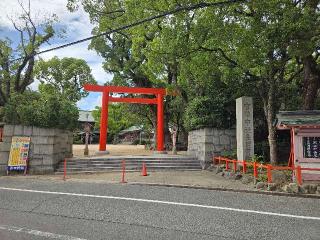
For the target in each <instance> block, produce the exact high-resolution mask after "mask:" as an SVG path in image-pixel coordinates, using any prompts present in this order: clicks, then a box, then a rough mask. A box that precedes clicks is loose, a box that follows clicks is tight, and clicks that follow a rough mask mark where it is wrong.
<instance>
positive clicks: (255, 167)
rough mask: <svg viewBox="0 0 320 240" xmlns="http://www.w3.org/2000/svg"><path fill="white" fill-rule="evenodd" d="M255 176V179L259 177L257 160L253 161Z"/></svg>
mask: <svg viewBox="0 0 320 240" xmlns="http://www.w3.org/2000/svg"><path fill="white" fill-rule="evenodd" d="M253 176H254V178H255V179H257V178H258V167H257V162H253Z"/></svg>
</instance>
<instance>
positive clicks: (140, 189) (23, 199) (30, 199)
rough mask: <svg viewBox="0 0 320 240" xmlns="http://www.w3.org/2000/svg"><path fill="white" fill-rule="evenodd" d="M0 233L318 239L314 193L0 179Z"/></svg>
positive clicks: (318, 205) (62, 239)
mask: <svg viewBox="0 0 320 240" xmlns="http://www.w3.org/2000/svg"><path fill="white" fill-rule="evenodd" d="M0 239H1V240H7V239H9V240H17V239H19V240H20V239H28V240H29V239H35V240H37V239H58V240H76V239H78V240H83V239H259V240H262V239H290V240H292V239H310V240H320V199H308V198H296V197H283V196H269V195H261V194H251V193H250V194H249V193H235V192H224V191H210V190H200V189H184V188H174V187H156V186H138V185H121V184H102V183H86V182H76V181H66V182H63V181H57V180H52V181H49V180H37V179H15V178H14V177H10V178H0Z"/></svg>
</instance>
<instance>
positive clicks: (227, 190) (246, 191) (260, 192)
mask: <svg viewBox="0 0 320 240" xmlns="http://www.w3.org/2000/svg"><path fill="white" fill-rule="evenodd" d="M126 184H128V185H137V186H155V187H175V188H187V189H200V190H201V189H202V190H209V191H222V192H235V193H237V192H238V193H254V194H260V195H272V196H282V197H295V198H312V199H320V195H315V194H297V193H284V192H269V191H264V190H244V189H233V188H219V187H201V186H190V185H179V184H162V183H143V182H128V183H126Z"/></svg>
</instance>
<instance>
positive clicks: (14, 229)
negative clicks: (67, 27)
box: [0, 225, 86, 240]
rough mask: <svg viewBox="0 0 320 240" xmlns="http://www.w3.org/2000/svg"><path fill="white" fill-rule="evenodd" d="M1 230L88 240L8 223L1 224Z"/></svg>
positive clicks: (62, 239) (47, 236)
mask: <svg viewBox="0 0 320 240" xmlns="http://www.w3.org/2000/svg"><path fill="white" fill-rule="evenodd" d="M0 230H5V231H8V232H17V233H26V234H30V235H34V236H38V237H45V238H46V239H50V238H51V239H58V240H86V239H84V238H77V237H72V236H68V235H60V234H55V233H50V232H42V231H39V230H33V229H28V228H23V227H15V226H7V225H0Z"/></svg>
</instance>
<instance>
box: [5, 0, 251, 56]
mask: <svg viewBox="0 0 320 240" xmlns="http://www.w3.org/2000/svg"><path fill="white" fill-rule="evenodd" d="M245 1H246V0H228V1H221V2H215V3H198V4H194V5H191V6H184V7H177V8H175V9H173V10H171V11H166V12H163V13H161V14H158V15H154V16H151V17H148V18H144V19H142V20H140V21H137V22H134V23H131V24H128V25H124V26H121V27H118V28H115V29H112V30H109V31H106V32H103V33H100V34H97V35H93V36H90V37H87V38H83V39H80V40H77V41H73V42H69V43H66V44H63V45H60V46H57V47H53V48H49V49H45V50H42V51H39V52H35V53H34V54H33V55H31V56H30V57H34V56H37V55H40V54H43V53H47V52H52V51H55V50H58V49H62V48H66V47H69V46H72V45H76V44H79V43H82V42H86V41H89V40H92V39H95V38H98V37H102V36H105V35H109V34H112V33H115V32H118V31H121V30H125V29H128V28H132V27H135V26H138V25H141V24H143V23H146V22H150V21H152V20H155V19H158V18H162V17H166V16H168V15H173V14H175V13H178V12H182V11H192V10H195V9H201V8H207V7H219V6H224V5H229V4H234V3H240V2H245ZM21 59H23V57H20V58H16V59H14V60H11V62H14V61H18V60H21Z"/></svg>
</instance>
